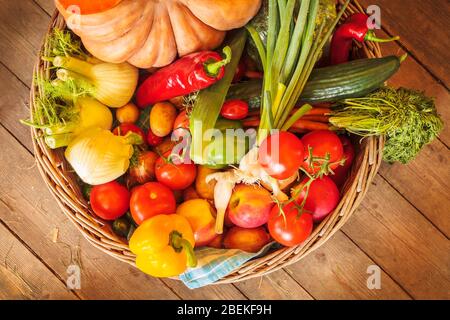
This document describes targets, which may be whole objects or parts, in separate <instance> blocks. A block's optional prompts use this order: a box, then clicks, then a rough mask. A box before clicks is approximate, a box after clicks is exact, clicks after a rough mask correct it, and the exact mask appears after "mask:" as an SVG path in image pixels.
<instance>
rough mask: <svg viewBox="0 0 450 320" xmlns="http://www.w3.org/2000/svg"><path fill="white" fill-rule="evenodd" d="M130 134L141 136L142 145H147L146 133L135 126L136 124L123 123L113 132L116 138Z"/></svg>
mask: <svg viewBox="0 0 450 320" xmlns="http://www.w3.org/2000/svg"><path fill="white" fill-rule="evenodd" d="M129 132H134V133H136V134H138V135H140V136H141V138H142V143H145V141H146V138H145V133H144V131H143V130H142V129H141V128H139V127H138V126H137V125H135V124H132V123H122V124H121V125H120V126H118V127H116V128H115V129H114V130H113V133H114V134H115V135H116V136H126V135H127V134H128V133H129Z"/></svg>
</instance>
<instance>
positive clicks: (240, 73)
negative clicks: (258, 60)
mask: <svg viewBox="0 0 450 320" xmlns="http://www.w3.org/2000/svg"><path fill="white" fill-rule="evenodd" d="M246 71H247V66H246V65H245V62H244V61H243V60H241V61H240V62H239V64H238V67H237V69H236V73H235V74H234V78H233V83H237V82H239V81H241V80H242V78H244V76H245V72H246Z"/></svg>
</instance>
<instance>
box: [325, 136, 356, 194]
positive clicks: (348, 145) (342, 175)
mask: <svg viewBox="0 0 450 320" xmlns="http://www.w3.org/2000/svg"><path fill="white" fill-rule="evenodd" d="M339 139H340V140H341V142H342V145H343V146H344V157H343V158H344V159H345V163H344V165H343V166H339V167H337V168H336V169H335V170H334V175H330V178H331V179H332V180H333V181H334V182H335V183H336V185H337V186H338V187H342V186H343V185H344V183H345V181H346V180H347V178H348V174H349V172H350V169H351V168H352V164H353V160H354V159H355V147H354V146H353V143H352V142H351V141H350V139H349V138H348V137H346V136H339Z"/></svg>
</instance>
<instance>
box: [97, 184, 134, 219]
mask: <svg viewBox="0 0 450 320" xmlns="http://www.w3.org/2000/svg"><path fill="white" fill-rule="evenodd" d="M90 201H91V207H92V210H93V211H94V212H95V214H96V215H97V216H99V217H100V218H102V219H104V220H116V219H117V218H119V217H121V216H123V215H124V214H125V213H126V212H127V211H128V208H129V206H130V192H129V191H128V189H127V188H125V187H124V186H122V185H121V184H119V183H118V182H117V181H112V182H109V183H105V184H102V185H98V186H94V187H93V188H92V190H91V195H90Z"/></svg>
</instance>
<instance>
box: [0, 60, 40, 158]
mask: <svg viewBox="0 0 450 320" xmlns="http://www.w3.org/2000/svg"><path fill="white" fill-rule="evenodd" d="M0 82H1V83H2V85H1V86H0V96H1V97H2V98H1V99H0V123H2V124H3V125H4V126H5V128H7V129H8V130H9V131H10V132H14V136H15V137H16V138H17V139H18V140H19V141H20V142H21V143H22V144H23V145H24V146H26V147H27V148H28V150H32V149H33V148H32V141H31V135H30V130H28V129H27V128H26V127H25V126H24V125H22V124H21V123H20V122H19V119H28V118H29V117H30V110H29V109H28V103H29V97H30V95H29V89H28V88H27V87H26V86H25V85H24V84H23V83H22V82H21V81H20V80H19V79H17V78H16V77H15V76H14V75H13V74H12V73H11V72H10V71H9V70H8V69H6V68H5V66H4V65H2V64H0Z"/></svg>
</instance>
